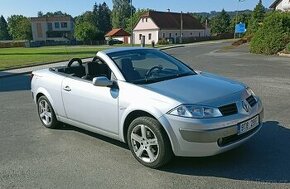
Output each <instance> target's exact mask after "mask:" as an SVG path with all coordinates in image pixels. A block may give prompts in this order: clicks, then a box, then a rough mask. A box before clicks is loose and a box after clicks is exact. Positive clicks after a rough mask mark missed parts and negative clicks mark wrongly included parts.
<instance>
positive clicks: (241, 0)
mask: <svg viewBox="0 0 290 189" xmlns="http://www.w3.org/2000/svg"><path fill="white" fill-rule="evenodd" d="M244 1H245V0H238V5H237V11H236V21H235V26H234V27H235V28H234V39H236V24H238V16H239V5H240V2H244Z"/></svg>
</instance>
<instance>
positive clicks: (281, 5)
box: [270, 0, 290, 11]
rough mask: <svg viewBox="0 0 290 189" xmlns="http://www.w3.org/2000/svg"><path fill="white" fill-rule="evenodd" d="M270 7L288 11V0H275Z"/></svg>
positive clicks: (289, 0) (289, 7)
mask: <svg viewBox="0 0 290 189" xmlns="http://www.w3.org/2000/svg"><path fill="white" fill-rule="evenodd" d="M270 8H272V9H275V10H281V11H290V0H276V1H274V3H273V4H272V5H271V6H270Z"/></svg>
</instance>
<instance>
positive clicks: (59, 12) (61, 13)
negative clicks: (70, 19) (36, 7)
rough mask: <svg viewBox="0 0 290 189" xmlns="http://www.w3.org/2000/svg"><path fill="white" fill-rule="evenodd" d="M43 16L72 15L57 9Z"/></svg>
mask: <svg viewBox="0 0 290 189" xmlns="http://www.w3.org/2000/svg"><path fill="white" fill-rule="evenodd" d="M42 16H47V17H51V16H70V15H69V14H67V13H65V12H61V11H56V12H47V13H46V14H43V15H42Z"/></svg>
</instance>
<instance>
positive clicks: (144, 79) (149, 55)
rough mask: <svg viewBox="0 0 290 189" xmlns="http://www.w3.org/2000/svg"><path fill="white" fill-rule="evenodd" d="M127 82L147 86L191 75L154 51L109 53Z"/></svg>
mask: <svg viewBox="0 0 290 189" xmlns="http://www.w3.org/2000/svg"><path fill="white" fill-rule="evenodd" d="M108 56H109V57H110V58H111V59H112V60H113V61H114V62H115V63H116V64H117V66H118V67H119V69H120V70H121V72H122V74H123V76H124V77H125V79H126V81H127V82H130V83H134V84H148V83H154V82H160V81H164V80H169V79H174V78H178V77H184V76H188V75H193V74H195V72H194V71H193V70H192V69H190V68H189V67H188V66H186V65H185V64H184V63H182V62H181V61H179V60H177V59H175V58H173V57H172V56H169V55H168V54H166V53H164V52H162V51H159V50H154V49H136V50H127V51H121V52H113V53H109V54H108Z"/></svg>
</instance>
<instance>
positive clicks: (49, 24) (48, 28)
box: [47, 22, 52, 31]
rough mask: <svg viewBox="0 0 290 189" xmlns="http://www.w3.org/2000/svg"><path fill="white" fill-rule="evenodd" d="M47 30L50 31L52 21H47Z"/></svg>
mask: <svg viewBox="0 0 290 189" xmlns="http://www.w3.org/2000/svg"><path fill="white" fill-rule="evenodd" d="M47 30H48V31H52V23H50V22H49V23H47Z"/></svg>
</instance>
